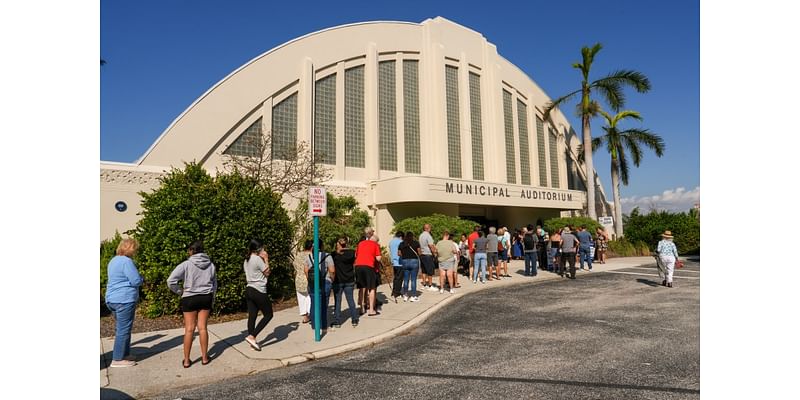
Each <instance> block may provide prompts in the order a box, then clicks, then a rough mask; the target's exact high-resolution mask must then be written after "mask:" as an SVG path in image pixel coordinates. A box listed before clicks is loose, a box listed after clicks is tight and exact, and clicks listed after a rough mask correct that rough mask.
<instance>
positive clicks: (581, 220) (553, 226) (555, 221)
mask: <svg viewBox="0 0 800 400" xmlns="http://www.w3.org/2000/svg"><path fill="white" fill-rule="evenodd" d="M568 225H572V226H574V227H575V228H576V229H577V228H578V227H579V226H582V225H586V229H587V230H588V231H589V232H591V233H592V237H594V232H595V231H596V230H597V228H601V227H602V225H600V223H599V222H597V221H595V220H593V219H591V218H589V217H568V218H551V219H548V220H547V221H544V226H543V228H544V230H545V231H547V232H548V233H553V232H557V231H558V230H559V229H561V228H563V227H565V226H568Z"/></svg>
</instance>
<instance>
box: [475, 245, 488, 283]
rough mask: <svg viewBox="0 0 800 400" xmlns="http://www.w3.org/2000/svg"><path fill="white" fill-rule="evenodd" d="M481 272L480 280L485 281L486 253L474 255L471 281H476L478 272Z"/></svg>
mask: <svg viewBox="0 0 800 400" xmlns="http://www.w3.org/2000/svg"><path fill="white" fill-rule="evenodd" d="M479 269H480V270H481V280H482V281H485V280H486V253H477V252H476V253H475V270H474V273H473V274H472V280H473V281H476V280H478V270H479Z"/></svg>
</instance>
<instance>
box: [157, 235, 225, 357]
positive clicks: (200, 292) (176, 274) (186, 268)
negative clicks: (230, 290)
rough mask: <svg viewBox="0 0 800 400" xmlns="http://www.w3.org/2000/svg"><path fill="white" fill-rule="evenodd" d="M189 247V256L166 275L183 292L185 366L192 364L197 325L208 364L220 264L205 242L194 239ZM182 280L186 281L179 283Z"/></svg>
mask: <svg viewBox="0 0 800 400" xmlns="http://www.w3.org/2000/svg"><path fill="white" fill-rule="evenodd" d="M187 251H188V253H189V258H188V259H187V260H186V261H184V262H182V263H180V264H179V265H178V266H177V267H175V269H174V270H173V271H172V273H171V274H169V278H167V286H169V289H170V290H172V291H173V292H174V293H177V294H180V295H181V311H183V325H184V331H183V361H182V363H181V364H182V365H183V368H189V367H190V366H191V365H192V359H191V358H190V355H191V351H192V340H193V339H194V330H195V328H197V330H198V331H199V333H200V354H201V355H202V357H203V358H202V360H201V361H202V364H203V365H206V364H208V363H209V361H211V360H209V358H208V317H209V315H211V307H212V305H213V303H214V292H216V291H217V268H216V267H215V266H214V264H213V263H212V262H211V260H210V259H209V258H208V255H207V254H206V253H204V252H203V242H201V241H199V240H198V241H195V242H192V244H190V245H189V248H188V250H187ZM181 281H182V282H183V285H180V284H179V282H181Z"/></svg>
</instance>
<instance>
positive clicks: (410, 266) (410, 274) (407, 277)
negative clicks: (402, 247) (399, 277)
mask: <svg viewBox="0 0 800 400" xmlns="http://www.w3.org/2000/svg"><path fill="white" fill-rule="evenodd" d="M400 262H401V263H402V264H403V294H404V295H406V296H416V295H417V274H418V273H419V260H417V259H416V258H404V259H402V260H400ZM409 281H411V292H409V291H408V282H409Z"/></svg>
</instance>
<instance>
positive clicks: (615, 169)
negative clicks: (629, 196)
mask: <svg viewBox="0 0 800 400" xmlns="http://www.w3.org/2000/svg"><path fill="white" fill-rule="evenodd" d="M611 188H612V190H613V192H614V232H615V233H616V234H617V239H619V238H621V237H622V235H623V232H622V229H623V228H622V204H621V203H620V198H619V163H618V162H617V159H616V158H614V157H612V158H611Z"/></svg>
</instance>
